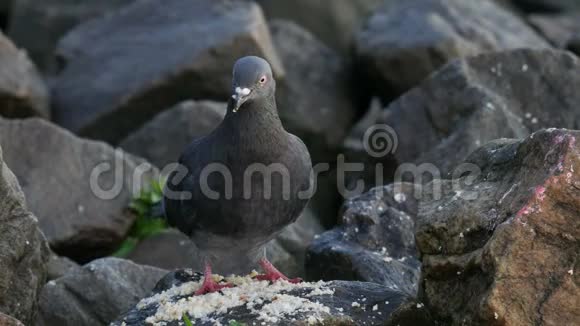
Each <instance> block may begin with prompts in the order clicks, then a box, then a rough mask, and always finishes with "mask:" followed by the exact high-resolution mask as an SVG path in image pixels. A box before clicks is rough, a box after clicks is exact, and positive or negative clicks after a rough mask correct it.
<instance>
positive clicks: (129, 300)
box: [36, 258, 167, 326]
mask: <svg viewBox="0 0 580 326" xmlns="http://www.w3.org/2000/svg"><path fill="white" fill-rule="evenodd" d="M165 274H167V271H165V270H162V269H158V268H154V267H149V266H140V265H136V264H134V263H132V262H130V261H127V260H123V259H118V258H103V259H99V260H95V261H93V262H91V263H89V264H87V265H85V266H83V268H82V269H79V270H75V271H74V272H72V273H69V274H67V275H65V276H63V277H61V278H59V279H56V280H53V281H50V282H48V283H47V284H46V285H45V286H44V288H43V290H42V293H41V296H40V311H39V315H38V318H37V322H36V325H37V326H53V325H59V326H94V325H107V324H108V323H110V322H111V321H113V320H114V319H115V318H117V316H119V315H120V314H121V313H123V312H125V311H127V310H128V309H129V308H131V307H132V306H133V305H135V304H136V303H137V302H138V301H139V300H140V299H142V298H144V297H145V296H147V295H148V294H149V292H150V291H151V290H152V289H153V287H154V286H155V284H156V283H157V281H159V280H160V279H161V278H162V277H163V276H164V275H165Z"/></svg>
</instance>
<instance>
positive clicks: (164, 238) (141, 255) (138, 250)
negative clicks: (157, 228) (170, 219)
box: [127, 229, 203, 270]
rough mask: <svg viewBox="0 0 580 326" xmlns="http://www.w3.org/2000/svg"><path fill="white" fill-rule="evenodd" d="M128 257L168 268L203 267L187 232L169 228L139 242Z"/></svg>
mask: <svg viewBox="0 0 580 326" xmlns="http://www.w3.org/2000/svg"><path fill="white" fill-rule="evenodd" d="M127 259H130V260H132V261H133V262H135V263H137V264H140V265H149V266H154V267H158V268H162V269H166V270H174V269H178V268H202V266H203V265H202V262H201V260H200V257H199V252H198V249H197V247H196V246H195V244H194V243H193V242H192V241H191V239H189V237H187V236H186V235H185V234H183V233H181V232H179V231H177V230H175V229H168V230H165V231H163V232H161V233H158V234H156V235H153V236H151V237H149V238H146V239H144V240H142V241H141V242H139V244H137V246H136V247H135V249H133V251H132V252H131V253H130V254H129V256H128V257H127Z"/></svg>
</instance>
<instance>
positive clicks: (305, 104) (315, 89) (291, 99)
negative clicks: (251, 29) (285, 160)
mask: <svg viewBox="0 0 580 326" xmlns="http://www.w3.org/2000/svg"><path fill="white" fill-rule="evenodd" d="M270 30H271V33H272V40H273V42H274V45H275V47H276V50H277V52H278V54H279V55H280V59H281V60H282V63H283V64H284V70H285V71H286V78H285V79H284V80H281V81H279V83H278V84H279V86H278V88H277V99H278V111H279V113H280V118H281V119H282V121H283V122H284V127H285V128H286V129H288V131H290V132H292V133H294V134H296V135H297V136H299V137H300V138H301V139H302V140H303V141H304V143H305V144H307V145H308V147H309V150H310V153H311V154H312V156H313V160H314V161H320V160H323V159H327V158H328V156H329V155H330V156H332V159H335V157H333V156H334V155H335V154H334V152H336V151H337V149H338V148H339V147H340V145H341V144H342V141H343V139H344V137H345V136H346V132H347V130H348V128H350V125H351V124H352V121H353V120H354V118H355V116H356V114H357V112H356V111H357V110H356V107H355V104H354V100H353V96H352V94H351V93H352V92H351V91H350V87H349V86H350V85H349V77H350V76H349V72H348V70H347V69H346V67H347V65H346V63H345V62H344V61H343V60H342V58H341V57H340V56H339V55H338V54H337V53H336V52H334V51H333V50H331V49H330V48H328V47H327V46H325V45H324V44H322V43H321V42H320V41H318V40H317V39H316V38H314V37H313V36H312V35H311V34H310V33H309V32H308V31H306V30H304V29H302V28H300V27H299V26H298V25H296V24H294V23H292V22H289V21H273V22H271V24H270ZM329 152H330V153H329Z"/></svg>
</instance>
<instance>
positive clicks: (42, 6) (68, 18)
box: [8, 0, 132, 72]
mask: <svg viewBox="0 0 580 326" xmlns="http://www.w3.org/2000/svg"><path fill="white" fill-rule="evenodd" d="M13 1H14V5H13V6H12V11H11V17H10V23H9V26H8V36H10V38H11V39H13V40H14V42H15V43H16V44H18V45H19V46H22V47H23V48H25V49H26V51H27V52H28V53H29V54H30V56H31V58H32V59H33V60H34V61H35V62H36V64H37V65H38V66H39V67H41V68H42V69H44V70H47V71H51V72H52V71H55V70H56V69H57V66H58V65H57V62H56V60H55V57H54V50H55V47H56V43H57V42H58V39H60V38H61V37H62V36H63V35H64V34H65V33H66V32H68V31H69V30H70V29H71V28H73V27H74V26H76V25H78V24H80V23H83V22H86V21H88V20H90V19H92V18H95V17H99V16H101V15H103V14H105V13H107V12H110V11H113V10H114V9H116V8H118V7H120V6H121V5H122V4H126V3H127V2H128V1H127V0H99V1H71V0H43V1H37V0H13ZM131 1H132V0H131Z"/></svg>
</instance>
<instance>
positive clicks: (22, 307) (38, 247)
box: [0, 147, 49, 325]
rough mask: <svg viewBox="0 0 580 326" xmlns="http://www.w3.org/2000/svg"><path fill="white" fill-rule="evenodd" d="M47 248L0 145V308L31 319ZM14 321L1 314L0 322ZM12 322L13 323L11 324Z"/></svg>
mask: <svg viewBox="0 0 580 326" xmlns="http://www.w3.org/2000/svg"><path fill="white" fill-rule="evenodd" d="M48 255H49V250H48V246H47V243H46V239H45V238H44V235H42V232H40V230H39V228H38V220H37V219H36V217H35V216H34V215H32V213H30V212H29V211H28V210H27V208H26V202H25V199H24V194H23V193H22V190H21V189H20V186H19V185H18V180H17V179H16V177H15V176H14V174H13V173H12V171H11V170H10V169H9V168H8V166H7V165H6V164H5V161H4V157H3V153H2V148H1V147H0V266H1V267H0V311H2V312H3V313H6V314H9V315H10V316H12V317H14V318H17V319H19V320H21V321H22V322H23V323H25V324H26V325H29V324H31V323H32V320H33V318H34V314H35V313H36V308H37V300H38V296H39V294H40V290H41V289H42V286H43V285H44V283H45V280H46V263H47V260H48ZM4 323H7V324H6V325H16V324H17V323H15V322H12V321H10V322H9V321H8V317H6V318H4V317H2V315H0V325H5V324H4ZM11 323H12V324H11Z"/></svg>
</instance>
